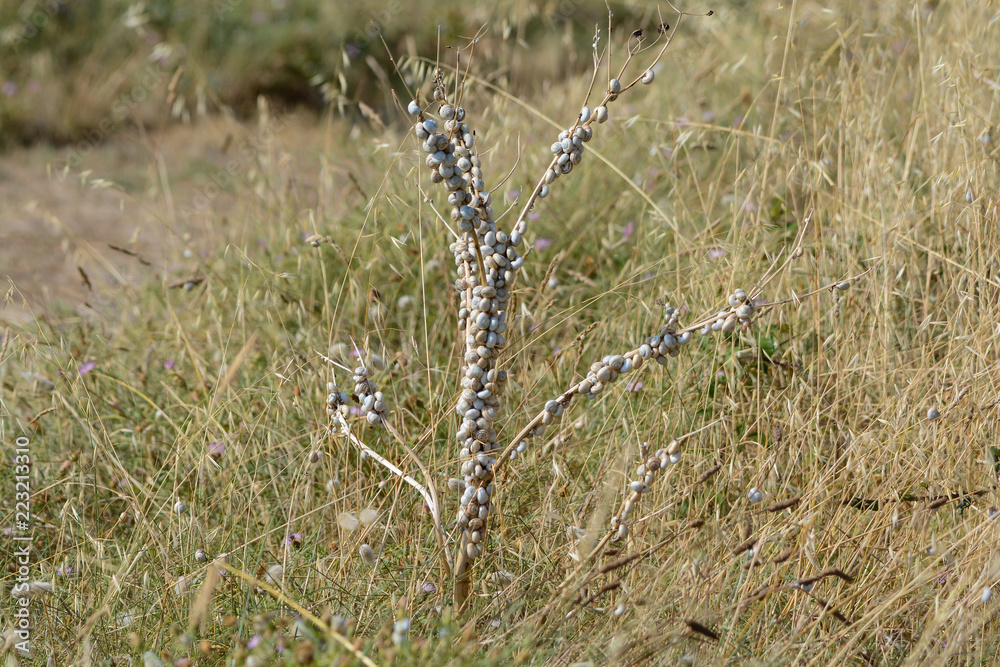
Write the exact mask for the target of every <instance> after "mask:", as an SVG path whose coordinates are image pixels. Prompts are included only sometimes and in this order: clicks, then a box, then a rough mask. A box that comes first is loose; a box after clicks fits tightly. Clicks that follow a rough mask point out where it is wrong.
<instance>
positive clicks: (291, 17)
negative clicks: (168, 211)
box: [0, 0, 740, 148]
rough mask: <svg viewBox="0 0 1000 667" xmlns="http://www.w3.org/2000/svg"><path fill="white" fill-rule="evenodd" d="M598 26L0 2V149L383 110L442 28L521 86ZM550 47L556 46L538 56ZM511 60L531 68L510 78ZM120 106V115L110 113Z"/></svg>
mask: <svg viewBox="0 0 1000 667" xmlns="http://www.w3.org/2000/svg"><path fill="white" fill-rule="evenodd" d="M725 4H730V5H732V4H734V3H733V2H728V3H725ZM735 4H740V3H735ZM611 5H612V9H613V11H614V14H615V19H616V21H619V22H620V23H621V24H622V25H624V26H626V27H627V26H630V25H632V24H635V26H639V25H640V24H642V23H644V22H645V23H648V22H649V21H650V20H654V19H655V13H656V5H655V3H647V2H634V1H629V2H613V3H611ZM595 25H601V26H602V27H606V25H607V9H606V6H605V3H604V2H603V1H597V0H542V1H539V0H498V1H497V2H489V3H467V2H459V1H458V0H440V1H438V2H434V3H427V2H423V3H409V2H403V1H402V0H379V1H378V2H365V3H360V2H344V1H341V2H290V1H289V0H211V1H210V2H203V1H197V2H195V1H193V0H176V1H172V2H169V1H161V2H131V1H130V2H123V1H121V0H100V1H98V0H78V1H67V2H60V1H57V0H29V1H26V2H5V3H0V26H3V28H2V29H0V127H2V128H3V133H2V137H0V148H3V147H10V146H11V145H29V144H31V143H34V142H37V141H47V142H52V143H55V144H64V143H68V142H73V141H77V140H79V139H80V138H81V137H82V134H83V133H84V132H85V131H87V130H89V129H92V128H98V127H100V126H101V122H102V121H105V127H112V128H113V127H115V126H118V125H119V124H122V123H124V122H128V123H133V124H134V123H143V124H147V125H149V124H157V123H159V124H162V123H166V122H171V121H176V120H189V119H191V118H192V117H196V116H197V115H198V114H205V113H212V112H217V111H220V110H227V111H232V112H234V113H235V114H236V115H237V116H239V117H243V116H246V115H249V114H251V113H252V112H253V111H254V110H255V109H256V99H257V96H258V95H261V94H264V95H267V96H268V97H269V98H270V99H271V102H272V104H275V105H276V106H278V107H281V106H282V105H296V106H305V107H309V108H313V109H316V110H321V109H323V108H326V107H327V106H329V105H332V106H333V107H335V108H336V109H337V110H338V111H340V112H345V113H357V111H358V104H357V103H358V102H363V103H364V104H366V105H368V106H369V107H371V108H372V109H374V110H376V111H380V110H384V109H385V107H386V105H387V104H389V103H391V99H390V97H389V94H388V91H389V90H392V89H393V88H398V87H399V86H400V82H399V80H398V77H396V76H393V75H392V64H391V62H390V56H389V52H390V51H391V52H392V54H394V55H395V56H397V57H398V56H400V55H417V54H420V55H424V56H426V55H428V54H434V53H436V52H437V50H438V44H439V39H440V44H442V45H452V44H461V43H463V40H464V39H466V38H472V37H474V36H475V35H476V34H477V33H479V32H480V30H481V29H482V28H483V27H488V28H489V30H488V32H486V33H485V35H484V41H488V43H486V44H484V48H482V49H480V55H479V56H478V57H479V65H480V67H479V68H478V69H479V71H481V72H488V73H490V77H491V78H492V79H494V80H495V81H496V82H497V83H501V84H503V85H504V86H505V87H507V86H508V85H513V84H514V82H517V83H516V86H515V87H514V89H513V90H511V92H513V93H515V94H517V93H518V92H519V91H518V89H517V86H521V87H523V86H532V85H536V84H537V83H538V82H539V81H541V80H544V79H545V78H546V77H548V76H551V75H553V74H558V73H559V72H558V71H555V70H551V69H547V68H549V67H553V68H566V73H567V74H569V73H572V72H576V71H582V70H583V69H586V68H587V67H589V65H590V57H589V52H588V51H589V49H588V47H589V44H590V40H591V39H592V36H593V30H594V26H595ZM383 41H384V44H383ZM539 49H543V50H542V51H539ZM545 49H548V50H552V51H554V50H558V51H560V52H561V53H560V54H559V57H558V58H546V57H545V55H546V51H545ZM529 51H530V52H531V53H532V54H533V55H532V56H531V58H530V59H529V58H528V56H527V54H528V52H529ZM553 55H554V54H553ZM542 63H549V64H547V65H542ZM518 69H523V70H524V71H523V72H521V74H527V73H529V72H530V73H531V75H530V76H528V77H525V76H517V77H512V76H511V74H512V73H515V72H516V71H517V70H518ZM153 82H155V85H151V83H153ZM168 82H169V86H167V85H163V84H165V83H168ZM387 84H388V85H387ZM164 97H166V98H167V100H166V101H167V102H169V104H168V105H166V106H165V105H164V104H163V101H164ZM123 104H124V105H125V107H127V109H128V114H127V118H126V117H125V114H124V113H115V112H114V111H110V112H109V110H114V109H115V108H116V105H117V108H118V109H119V110H121V109H123V106H122V105H123ZM165 108H166V109H168V110H169V111H168V114H169V117H166V118H164V109H165ZM109 113H110V115H111V117H110V120H111V125H109V124H108V123H107V119H108V117H109Z"/></svg>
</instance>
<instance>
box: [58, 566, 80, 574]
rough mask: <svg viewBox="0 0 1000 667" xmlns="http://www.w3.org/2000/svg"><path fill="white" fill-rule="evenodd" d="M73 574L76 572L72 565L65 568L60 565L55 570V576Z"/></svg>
mask: <svg viewBox="0 0 1000 667" xmlns="http://www.w3.org/2000/svg"><path fill="white" fill-rule="evenodd" d="M74 572H76V570H74V569H73V566H72V565H67V566H65V567H63V566H61V565H60V566H59V567H57V568H56V574H59V575H64V576H65V575H69V574H73V573H74Z"/></svg>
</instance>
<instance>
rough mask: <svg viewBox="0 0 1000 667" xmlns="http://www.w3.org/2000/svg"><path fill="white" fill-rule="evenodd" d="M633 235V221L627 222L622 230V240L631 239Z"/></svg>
mask: <svg viewBox="0 0 1000 667" xmlns="http://www.w3.org/2000/svg"><path fill="white" fill-rule="evenodd" d="M633 234H635V221H634V220H632V221H629V223H628V224H627V225H625V227H624V228H623V229H622V238H623V239H629V238H632V235H633Z"/></svg>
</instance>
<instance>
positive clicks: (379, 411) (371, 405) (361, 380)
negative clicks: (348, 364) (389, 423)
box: [354, 366, 389, 426]
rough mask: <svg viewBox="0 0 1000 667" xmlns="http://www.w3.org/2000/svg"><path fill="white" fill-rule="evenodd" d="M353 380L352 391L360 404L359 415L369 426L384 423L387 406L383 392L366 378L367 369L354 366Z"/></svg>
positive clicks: (387, 410) (387, 412) (387, 411)
mask: <svg viewBox="0 0 1000 667" xmlns="http://www.w3.org/2000/svg"><path fill="white" fill-rule="evenodd" d="M354 382H355V384H354V393H355V394H356V395H357V397H358V402H359V403H360V404H361V416H362V417H364V418H365V421H367V422H368V424H369V425H370V426H381V425H384V420H385V418H386V416H387V415H388V414H389V407H388V406H387V405H386V404H385V394H383V393H382V392H381V391H379V390H378V389H377V388H376V387H375V384H374V383H373V382H372V381H371V380H369V379H368V369H367V368H365V367H364V366H358V367H357V368H355V369H354Z"/></svg>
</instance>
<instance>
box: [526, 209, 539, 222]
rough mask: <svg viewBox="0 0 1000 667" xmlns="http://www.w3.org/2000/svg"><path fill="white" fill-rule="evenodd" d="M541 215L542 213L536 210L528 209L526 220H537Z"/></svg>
mask: <svg viewBox="0 0 1000 667" xmlns="http://www.w3.org/2000/svg"><path fill="white" fill-rule="evenodd" d="M541 217H542V214H541V213H539V212H538V211H529V212H528V220H531V221H535V220H538V219H539V218H541Z"/></svg>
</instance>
